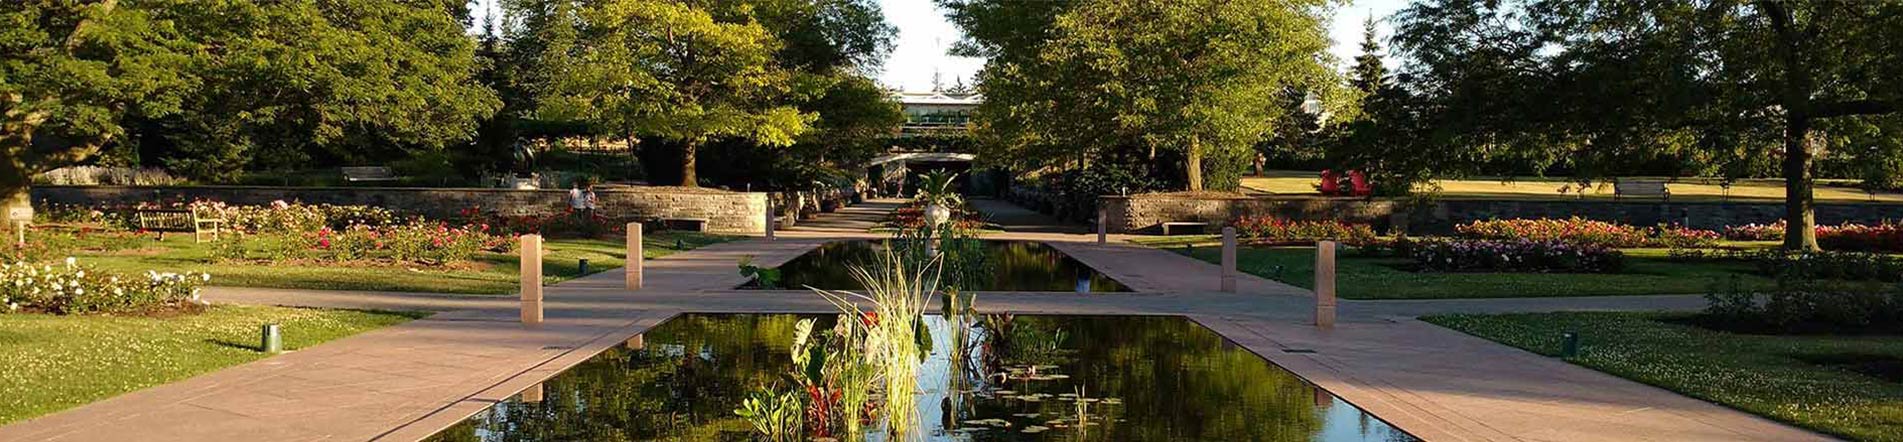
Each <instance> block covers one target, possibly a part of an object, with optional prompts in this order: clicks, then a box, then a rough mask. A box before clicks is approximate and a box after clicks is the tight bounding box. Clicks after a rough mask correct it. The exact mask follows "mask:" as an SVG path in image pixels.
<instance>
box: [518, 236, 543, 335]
mask: <svg viewBox="0 0 1903 442" xmlns="http://www.w3.org/2000/svg"><path fill="white" fill-rule="evenodd" d="M521 242H522V243H521V244H519V247H520V253H521V258H520V259H519V262H518V265H520V266H521V267H522V324H524V325H541V324H542V235H522V239H521Z"/></svg>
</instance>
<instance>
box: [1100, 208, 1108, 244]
mask: <svg viewBox="0 0 1903 442" xmlns="http://www.w3.org/2000/svg"><path fill="white" fill-rule="evenodd" d="M1107 213H1110V211H1109V210H1108V209H1104V208H1103V206H1098V207H1097V244H1104V243H1106V242H1109V240H1110V239H1109V236H1110V221H1109V220H1106V219H1104V218H1105V217H1104V214H1107Z"/></svg>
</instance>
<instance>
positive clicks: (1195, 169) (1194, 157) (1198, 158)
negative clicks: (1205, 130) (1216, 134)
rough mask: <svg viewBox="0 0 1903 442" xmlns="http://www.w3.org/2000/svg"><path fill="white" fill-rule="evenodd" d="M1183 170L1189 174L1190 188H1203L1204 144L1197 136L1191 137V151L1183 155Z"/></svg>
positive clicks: (1196, 190) (1194, 190) (1196, 189)
mask: <svg viewBox="0 0 1903 442" xmlns="http://www.w3.org/2000/svg"><path fill="white" fill-rule="evenodd" d="M1183 157H1184V158H1183V172H1185V175H1187V176H1188V180H1189V190H1190V191H1191V192H1198V191H1202V190H1203V146H1202V141H1201V140H1198V139H1196V138H1190V139H1189V152H1188V154H1187V155H1184V156H1183Z"/></svg>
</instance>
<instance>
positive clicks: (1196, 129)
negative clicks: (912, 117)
mask: <svg viewBox="0 0 1903 442" xmlns="http://www.w3.org/2000/svg"><path fill="white" fill-rule="evenodd" d="M941 5H943V6H945V7H947V8H948V9H949V10H951V11H952V12H951V16H952V18H953V21H954V22H956V23H958V24H960V25H961V26H962V27H963V28H964V29H965V30H966V33H967V35H968V36H969V38H970V40H969V41H968V42H966V43H965V44H964V46H963V48H962V50H964V51H966V52H967V53H973V54H984V55H993V57H992V58H991V60H989V62H988V63H987V65H986V68H985V71H984V73H983V76H982V79H983V81H982V82H981V83H980V84H979V91H980V92H983V93H984V94H985V97H986V100H987V103H986V104H985V106H984V108H982V109H981V110H980V112H978V115H977V117H978V119H979V120H980V121H979V123H978V124H979V128H980V130H981V131H980V136H981V138H982V139H984V140H986V142H987V143H989V144H1001V145H1003V146H1006V147H1005V148H1006V149H1011V150H1016V151H1018V152H1022V153H1029V154H1032V156H1042V157H1050V158H1051V160H1055V161H1062V160H1063V159H1065V158H1068V157H1072V156H1073V155H1074V156H1075V157H1077V158H1079V159H1081V158H1083V157H1086V156H1088V155H1090V154H1092V153H1093V152H1101V151H1103V150H1105V149H1107V148H1109V147H1113V146H1116V145H1137V146H1142V147H1145V148H1147V149H1149V150H1150V151H1151V152H1152V158H1154V157H1155V155H1154V153H1155V152H1157V151H1159V150H1175V151H1177V152H1180V153H1181V155H1182V158H1183V165H1182V167H1183V169H1182V170H1183V176H1184V180H1183V182H1184V187H1185V188H1187V189H1189V190H1202V189H1203V188H1204V177H1203V170H1204V163H1205V161H1204V157H1206V156H1214V157H1217V158H1220V159H1221V160H1220V161H1215V162H1214V163H1215V164H1223V165H1224V167H1226V168H1235V169H1237V170H1234V171H1226V172H1227V173H1226V174H1225V177H1228V179H1227V181H1229V182H1225V183H1221V184H1222V186H1221V187H1233V186H1234V185H1235V184H1236V183H1234V182H1233V181H1234V179H1233V178H1234V177H1235V176H1236V173H1239V172H1240V164H1245V163H1246V162H1247V158H1249V157H1253V155H1252V152H1253V151H1252V150H1251V147H1252V146H1254V145H1255V144H1256V143H1257V142H1259V141H1261V140H1263V139H1265V138H1266V137H1267V136H1268V135H1269V134H1270V133H1271V132H1272V130H1273V129H1274V127H1275V122H1276V120H1278V119H1279V118H1281V117H1283V116H1284V114H1285V112H1286V110H1287V107H1286V106H1283V101H1282V100H1280V98H1281V97H1283V96H1284V94H1285V93H1286V92H1287V91H1288V90H1289V89H1319V88H1326V87H1329V86H1330V85H1332V84H1333V73H1332V72H1331V71H1330V70H1329V69H1328V68H1327V60H1326V55H1325V52H1324V51H1326V50H1327V48H1328V39H1327V36H1326V32H1325V29H1324V26H1325V23H1326V16H1327V14H1328V12H1329V8H1330V6H1331V5H1332V3H1330V2H1327V1H1323V0H1313V1H1257V0H1246V1H1236V0H1226V1H1225V0H1183V1H1169V2H1161V1H1150V0H1075V1H1069V2H1018V1H1008V0H945V1H941ZM1049 162H1054V161H1050V160H1047V161H1046V163H1045V164H1031V166H1032V167H1036V166H1041V165H1048V164H1049Z"/></svg>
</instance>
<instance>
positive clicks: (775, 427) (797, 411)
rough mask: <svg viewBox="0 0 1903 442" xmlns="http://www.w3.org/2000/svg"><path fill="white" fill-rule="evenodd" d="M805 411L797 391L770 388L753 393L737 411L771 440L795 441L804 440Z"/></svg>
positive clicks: (773, 441)
mask: <svg viewBox="0 0 1903 442" xmlns="http://www.w3.org/2000/svg"><path fill="white" fill-rule="evenodd" d="M804 410H805V405H804V404H802V403H801V401H800V395H799V394H798V393H794V392H790V391H788V392H775V391H770V390H767V391H756V392H753V394H751V395H749V396H748V397H747V398H746V399H745V400H742V401H741V402H740V409H738V410H734V414H736V415H739V416H740V417H741V418H742V419H745V420H746V421H747V423H748V424H751V425H753V430H754V432H756V433H757V434H759V435H760V436H761V437H763V438H765V439H766V440H768V441H770V442H796V441H799V440H800V439H801V437H800V436H801V434H802V423H803V420H802V417H801V415H802V413H804Z"/></svg>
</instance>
